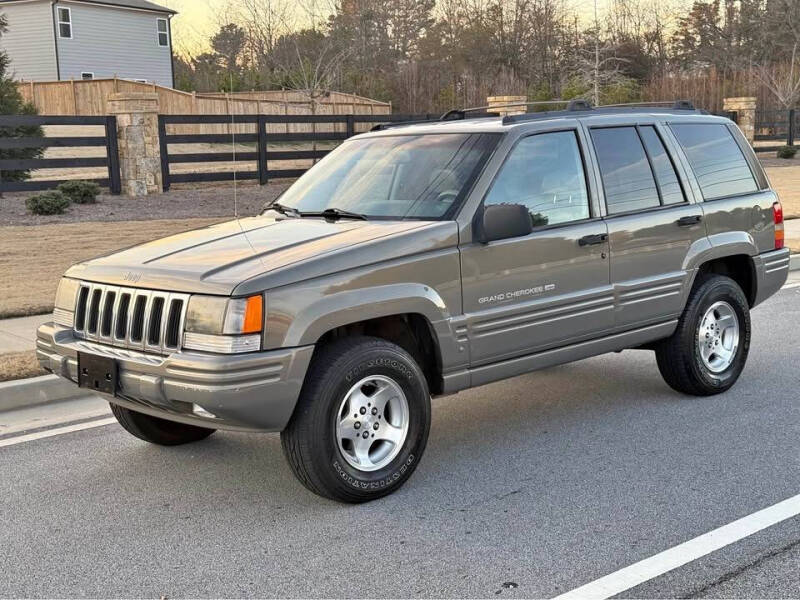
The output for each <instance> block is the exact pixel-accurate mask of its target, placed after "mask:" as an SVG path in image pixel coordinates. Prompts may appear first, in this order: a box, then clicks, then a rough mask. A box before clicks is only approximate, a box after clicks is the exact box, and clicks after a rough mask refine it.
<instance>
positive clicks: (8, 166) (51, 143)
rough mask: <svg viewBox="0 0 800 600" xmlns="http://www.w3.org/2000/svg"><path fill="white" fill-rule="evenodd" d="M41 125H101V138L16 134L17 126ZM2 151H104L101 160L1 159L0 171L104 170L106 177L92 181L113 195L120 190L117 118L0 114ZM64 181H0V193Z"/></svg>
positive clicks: (62, 181)
mask: <svg viewBox="0 0 800 600" xmlns="http://www.w3.org/2000/svg"><path fill="white" fill-rule="evenodd" d="M43 125H71V126H74V125H87V126H98V125H99V126H103V127H104V128H105V129H104V135H102V136H65V137H57V136H52V137H51V136H46V137H41V136H38V135H33V136H23V135H15V131H13V129H16V128H18V127H40V126H43ZM0 132H2V135H3V136H4V137H0V149H1V150H20V149H27V148H70V147H98V148H101V147H102V148H105V156H104V157H99V156H97V157H68V158H14V157H12V158H4V159H1V160H0V170H1V171H3V172H9V171H28V170H36V169H64V168H76V167H103V166H105V167H107V168H108V177H101V178H92V179H90V181H94V182H96V183H98V184H99V185H101V186H102V187H107V188H109V190H110V191H111V193H112V194H119V193H120V192H121V191H122V186H121V182H120V167H119V150H118V147H117V118H116V117H114V116H104V117H98V116H88V117H87V116H81V117H76V116H62V115H58V116H55V115H50V116H41V115H0ZM65 181H68V180H65V179H33V180H21V181H12V180H6V179H2V180H0V192H17V191H38V190H47V189H52V188H55V187H58V186H59V185H60V184H62V183H64V182H65Z"/></svg>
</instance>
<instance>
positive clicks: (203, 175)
mask: <svg viewBox="0 0 800 600" xmlns="http://www.w3.org/2000/svg"><path fill="white" fill-rule="evenodd" d="M438 116H439V115H438V114H437V115H432V114H429V115H397V114H395V115H390V114H385V115H353V114H349V115H236V116H233V117H232V116H223V115H159V117H158V129H159V142H160V145H161V176H162V181H163V186H164V191H165V192H166V191H167V190H169V188H170V185H171V184H172V183H187V182H202V181H231V180H233V179H236V180H237V181H243V180H258V182H259V183H260V184H262V185H263V184H265V183H267V182H268V181H269V180H270V179H276V178H294V177H299V176H300V175H302V174H303V173H305V172H306V170H307V169H308V167H303V168H288V169H287V168H271V167H270V162H271V161H278V162H282V161H298V160H317V159H319V158H322V157H323V156H325V155H326V154H327V153H328V152H329V151H330V148H318V147H316V145H317V143H325V144H327V145H333V144H336V143H338V142H341V141H342V140H345V139H347V138H348V137H350V136H352V135H354V134H356V133H358V130H364V129H369V128H370V127H371V126H372V125H373V124H375V123H386V122H400V121H413V120H424V119H434V118H438ZM232 123H233V124H235V126H236V127H235V129H237V131H241V130H242V129H245V128H246V131H245V132H244V133H239V132H237V133H235V135H233V136H232V135H231V133H213V134H197V133H175V132H172V133H170V131H168V129H167V128H168V127H170V128H172V127H176V126H177V127H186V126H193V125H195V126H196V125H198V124H200V125H203V126H221V127H226V126H227V127H230V126H231V124H232ZM326 125H327V127H325V126H326ZM297 127H311V128H312V130H311V131H296V130H295V129H296V128H297ZM276 128H277V129H276ZM298 142H299V143H302V144H306V145H308V144H311V145H312V147H311V149H308V148H304V149H297V148H287V147H286V144H293V143H298ZM171 144H181V145H185V144H202V145H205V146H206V147H208V145H211V148H212V149H213V150H219V148H220V145H222V144H225V145H226V146H227V148H226V149H225V150H224V151H212V152H183V153H176V152H170V145H171ZM275 144H278V145H279V146H278V148H275ZM215 146H216V147H215ZM243 146H244V148H245V149H243V150H236V149H235V148H236V147H239V148H241V147H243ZM271 146H272V147H271ZM220 162H224V163H235V166H234V170H205V171H203V170H201V168H202V167H201V163H207V164H208V163H220ZM176 163H195V164H196V165H197V168H196V169H192V171H190V172H182V173H171V172H170V171H171V169H170V167H171V165H174V164H176ZM253 164H255V167H256V168H255V169H252V168H251V167H248V166H246V165H253ZM242 166H244V167H245V169H246V170H244V169H243V170H238V169H239V167H242Z"/></svg>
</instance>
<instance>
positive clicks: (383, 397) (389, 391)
mask: <svg viewBox="0 0 800 600" xmlns="http://www.w3.org/2000/svg"><path fill="white" fill-rule="evenodd" d="M396 397H397V391H396V390H395V389H394V386H390V385H384V386H383V387H381V388H379V389H378V390H377V391H376V392H375V393H374V394H372V396H370V397H369V400H370V402H371V403H372V406H374V407H375V408H377V409H378V412H379V413H383V411H384V410H385V409H386V403H387V402H389V400H391V399H392V398H396Z"/></svg>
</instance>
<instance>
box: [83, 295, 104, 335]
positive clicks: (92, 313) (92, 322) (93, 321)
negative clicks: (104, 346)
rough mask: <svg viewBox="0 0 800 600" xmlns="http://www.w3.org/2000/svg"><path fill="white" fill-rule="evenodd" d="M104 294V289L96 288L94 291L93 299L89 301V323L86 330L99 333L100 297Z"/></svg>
mask: <svg viewBox="0 0 800 600" xmlns="http://www.w3.org/2000/svg"><path fill="white" fill-rule="evenodd" d="M102 296H103V290H101V289H96V290H93V291H92V300H91V302H90V303H89V318H88V319H87V320H88V321H89V323H88V324H87V325H86V331H88V332H89V333H97V320H98V318H99V316H100V298H102Z"/></svg>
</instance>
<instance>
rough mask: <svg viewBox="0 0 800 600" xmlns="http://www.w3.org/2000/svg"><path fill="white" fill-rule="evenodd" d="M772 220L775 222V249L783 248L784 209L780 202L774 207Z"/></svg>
mask: <svg viewBox="0 0 800 600" xmlns="http://www.w3.org/2000/svg"><path fill="white" fill-rule="evenodd" d="M772 220H773V221H774V222H775V249H776V250H780V249H781V248H783V207H782V206H781V203H780V202H775V204H773V205H772Z"/></svg>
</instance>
